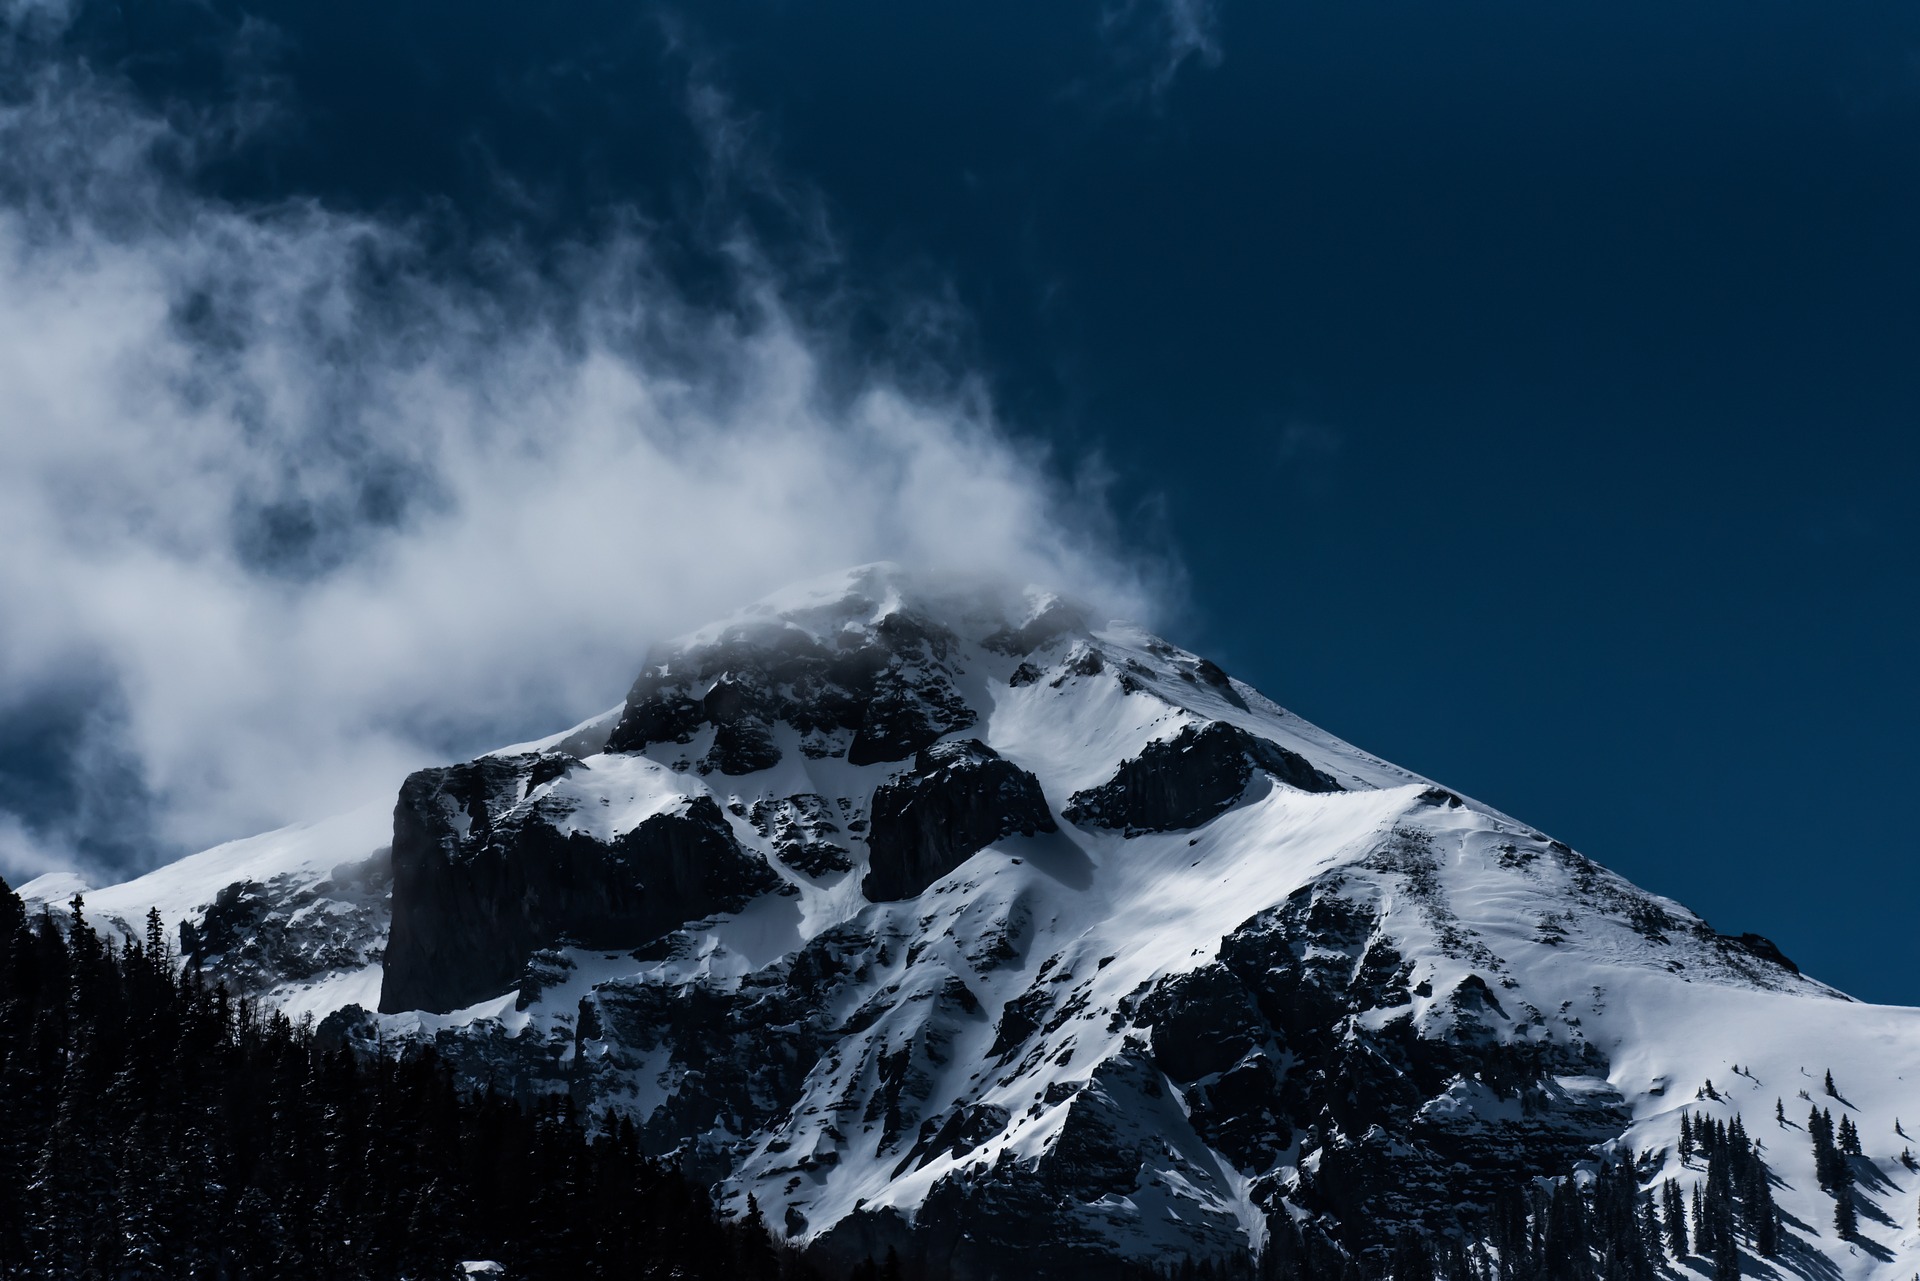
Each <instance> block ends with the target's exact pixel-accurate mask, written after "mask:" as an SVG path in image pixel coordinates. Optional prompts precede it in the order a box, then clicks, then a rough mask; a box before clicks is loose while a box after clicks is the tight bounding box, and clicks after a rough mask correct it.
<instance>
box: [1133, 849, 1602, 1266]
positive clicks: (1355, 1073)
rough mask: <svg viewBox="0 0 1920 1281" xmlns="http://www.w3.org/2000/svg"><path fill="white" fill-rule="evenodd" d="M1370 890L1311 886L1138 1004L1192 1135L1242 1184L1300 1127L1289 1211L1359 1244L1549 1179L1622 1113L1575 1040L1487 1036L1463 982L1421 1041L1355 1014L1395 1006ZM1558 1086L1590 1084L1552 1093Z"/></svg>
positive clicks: (1480, 989) (1393, 966) (1393, 973)
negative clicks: (1309, 1175)
mask: <svg viewBox="0 0 1920 1281" xmlns="http://www.w3.org/2000/svg"><path fill="white" fill-rule="evenodd" d="M1378 895H1379V889H1378V888H1377V887H1376V886H1374V885H1372V884H1371V883H1369V882H1350V881H1348V880H1347V879H1346V878H1345V877H1343V876H1341V875H1339V874H1334V875H1330V876H1327V877H1323V878H1321V879H1320V880H1318V881H1316V882H1314V883H1312V884H1310V885H1308V886H1305V887H1303V888H1302V889H1301V890H1299V891H1297V892H1296V893H1295V894H1293V895H1292V896H1291V897H1290V898H1289V899H1288V900H1287V902H1286V903H1284V904H1282V905H1281V906H1279V907H1276V908H1273V909H1270V910H1268V911H1266V912H1262V913H1260V914H1259V915H1258V916H1256V917H1254V918H1253V919H1252V920H1250V921H1248V922H1247V923H1246V924H1244V925H1242V926H1241V927H1240V928H1239V929H1238V930H1236V931H1234V932H1233V933H1232V934H1231V935H1229V936H1228V937H1227V938H1226V939H1225V940H1223V941H1222V944H1221V949H1220V956H1219V960H1218V961H1216V962H1215V963H1213V964H1212V965H1210V966H1206V967H1203V968H1201V969H1200V970H1197V971H1194V972H1192V973H1189V974H1185V975H1180V976H1177V977H1174V978H1170V979H1167V980H1164V981H1163V982H1162V983H1161V984H1160V985H1159V987H1158V988H1157V989H1156V990H1155V991H1154V992H1153V993H1152V994H1151V995H1149V996H1148V997H1147V999H1146V1000H1144V1001H1142V1002H1141V1003H1140V1007H1139V1018H1140V1020H1141V1021H1142V1022H1143V1023H1149V1024H1151V1025H1152V1028H1153V1043H1154V1054H1155V1062H1156V1063H1157V1064H1158V1065H1159V1066H1160V1067H1161V1068H1162V1069H1163V1070H1164V1071H1166V1073H1167V1075H1168V1077H1169V1078H1171V1079H1172V1080H1173V1081H1175V1082H1176V1083H1177V1084H1179V1085H1180V1086H1181V1087H1182V1089H1183V1092H1184V1095H1185V1102H1186V1104H1187V1108H1188V1113H1189V1116H1190V1119H1191V1121H1192V1124H1193V1126H1194V1129H1195V1130H1196V1131H1197V1132H1198V1133H1199V1134H1200V1135H1201V1137H1203V1138H1204V1139H1205V1140H1206V1141H1207V1142H1208V1143H1209V1144H1210V1145H1212V1146H1213V1147H1214V1148H1216V1149H1217V1150H1219V1151H1220V1152H1222V1153H1224V1154H1225V1155H1227V1156H1228V1157H1229V1158H1231V1159H1232V1160H1233V1161H1234V1163H1235V1164H1236V1165H1238V1166H1239V1167H1240V1168H1241V1169H1242V1170H1243V1171H1245V1172H1246V1173H1248V1174H1257V1173H1259V1172H1260V1171H1263V1170H1266V1169H1269V1168H1271V1166H1272V1163H1273V1162H1274V1161H1275V1160H1276V1159H1277V1158H1278V1157H1279V1155H1280V1154H1281V1153H1283V1152H1284V1151H1286V1149H1287V1148H1288V1147H1289V1146H1290V1145H1291V1144H1292V1143H1293V1142H1294V1141H1295V1138H1296V1136H1298V1135H1299V1133H1300V1132H1301V1131H1302V1130H1306V1131H1308V1134H1307V1137H1306V1138H1305V1140H1304V1144H1303V1147H1302V1148H1301V1149H1300V1151H1299V1154H1298V1155H1299V1156H1300V1157H1306V1156H1308V1155H1310V1154H1311V1153H1313V1152H1315V1151H1318V1152H1319V1154H1320V1162H1319V1170H1320V1173H1319V1175H1318V1177H1316V1178H1315V1179H1314V1180H1312V1181H1311V1183H1308V1182H1304V1181H1303V1183H1302V1184H1301V1186H1300V1188H1299V1189H1298V1190H1297V1191H1296V1192H1294V1193H1293V1194H1292V1195H1293V1199H1294V1200H1295V1202H1296V1204H1300V1205H1302V1206H1304V1207H1305V1208H1308V1209H1310V1210H1311V1211H1313V1212H1316V1213H1317V1212H1331V1213H1334V1214H1336V1215H1337V1216H1338V1217H1339V1220H1340V1221H1341V1222H1342V1223H1343V1224H1346V1225H1348V1230H1349V1232H1350V1233H1352V1234H1353V1239H1354V1240H1356V1241H1358V1242H1359V1243H1361V1244H1365V1243H1366V1242H1367V1241H1368V1240H1369V1239H1370V1238H1371V1237H1373V1236H1379V1237H1380V1238H1381V1239H1384V1234H1385V1233H1386V1232H1387V1230H1388V1229H1387V1228H1386V1227H1384V1226H1381V1225H1389V1224H1394V1223H1409V1222H1423V1221H1425V1222H1428V1226H1431V1227H1444V1226H1446V1224H1445V1223H1444V1222H1443V1221H1442V1220H1443V1219H1444V1216H1445V1215H1446V1213H1448V1210H1447V1207H1450V1206H1456V1205H1463V1204H1474V1203H1476V1202H1479V1203H1486V1201H1487V1200H1490V1198H1491V1197H1492V1195H1493V1193H1494V1191H1495V1190H1496V1189H1498V1188H1500V1187H1503V1186H1512V1185H1513V1184H1514V1183H1516V1182H1518V1181H1519V1180H1521V1179H1524V1178H1527V1177H1531V1176H1535V1175H1556V1174H1564V1173H1566V1172H1568V1171H1569V1170H1571V1169H1572V1168H1573V1166H1574V1164H1575V1163H1576V1162H1578V1161H1580V1160H1582V1159H1584V1158H1585V1157H1587V1156H1588V1155H1590V1153H1589V1147H1590V1145H1591V1144H1593V1143H1595V1142H1597V1141H1600V1140H1602V1139H1604V1138H1606V1137H1610V1136H1612V1135H1614V1134H1618V1133H1619V1132H1620V1130H1621V1128H1623V1127H1624V1125H1625V1123H1626V1109H1625V1104H1624V1101H1623V1100H1621V1099H1620V1098H1619V1097H1618V1096H1617V1095H1615V1094H1613V1093H1612V1092H1610V1091H1608V1090H1606V1089H1605V1088H1604V1087H1603V1086H1602V1085H1601V1084H1600V1083H1602V1082H1604V1080H1605V1078H1606V1076H1607V1064H1606V1060H1605V1058H1604V1056H1602V1055H1601V1054H1599V1052H1598V1051H1597V1050H1595V1049H1594V1048H1593V1047H1592V1046H1590V1045H1588V1044H1587V1043H1585V1042H1583V1041H1580V1040H1579V1039H1578V1038H1576V1037H1561V1038H1553V1039H1539V1040H1535V1039H1531V1038H1525V1037H1513V1036H1510V1035H1509V1036H1505V1037H1502V1036H1500V1035H1497V1032H1498V1030H1499V1028H1500V1027H1501V1026H1502V1025H1505V1026H1507V1027H1509V1028H1510V1027H1511V1020H1509V1019H1508V1018H1507V1016H1506V1011H1505V1010H1504V1009H1503V1008H1502V1006H1501V1003H1500V1001H1499V1000H1498V999H1497V998H1496V997H1495V996H1494V994H1493V991H1492V989H1491V988H1489V987H1488V985H1487V984H1486V982H1485V981H1484V980H1483V979H1481V978H1480V977H1479V976H1478V975H1470V976H1468V977H1467V978H1466V979H1465V980H1464V981H1462V982H1461V983H1459V984H1458V985H1457V986H1456V987H1455V989H1454V991H1453V992H1452V993H1451V995H1450V998H1449V999H1448V1001H1447V1008H1448V1011H1449V1013H1448V1015H1447V1016H1446V1017H1445V1018H1443V1019H1441V1020H1439V1021H1438V1022H1436V1023H1433V1024H1430V1025H1428V1026H1427V1027H1425V1028H1424V1029H1417V1028H1416V1027H1415V1025H1414V1022H1413V1020H1412V1018H1411V1017H1410V1016H1407V1015H1403V1016H1401V1017H1398V1018H1392V1019H1389V1020H1388V1021H1387V1022H1385V1023H1379V1022H1377V1019H1375V1018H1370V1019H1368V1020H1364V1021H1363V1020H1362V1019H1360V1018H1359V1017H1358V1016H1360V1015H1362V1014H1365V1013H1366V1012H1368V1011H1375V1010H1391V1009H1396V1008H1399V1007H1402V1006H1405V1005H1407V1004H1408V1002H1409V1000H1410V997H1409V993H1408V990H1407V988H1406V986H1405V984H1406V977H1407V967H1406V966H1405V964H1404V963H1403V961H1402V960H1401V958H1400V956H1399V953H1398V951H1397V950H1396V949H1395V948H1394V947H1393V946H1392V944H1391V942H1390V941H1389V940H1387V939H1386V938H1385V936H1384V935H1383V934H1382V933H1381V931H1380V924H1381V922H1380V917H1379V912H1380V908H1379V906H1378V903H1379V899H1378ZM1215 1042H1217V1044H1213V1043H1215ZM1283 1062H1285V1063H1290V1064H1291V1065H1292V1066H1290V1067H1285V1068H1283V1067H1282V1063H1283ZM1563 1077H1586V1078H1589V1079H1590V1080H1591V1081H1592V1082H1593V1083H1594V1087H1595V1088H1590V1089H1588V1090H1586V1091H1583V1092H1574V1091H1569V1090H1567V1089H1566V1088H1564V1087H1563V1086H1562V1085H1561V1084H1560V1080H1561V1078H1563ZM1503 1100H1504V1101H1506V1102H1505V1103H1504V1104H1503ZM1290 1159H1291V1158H1290ZM1435 1215H1439V1216H1441V1218H1440V1219H1434V1218H1433V1216H1435Z"/></svg>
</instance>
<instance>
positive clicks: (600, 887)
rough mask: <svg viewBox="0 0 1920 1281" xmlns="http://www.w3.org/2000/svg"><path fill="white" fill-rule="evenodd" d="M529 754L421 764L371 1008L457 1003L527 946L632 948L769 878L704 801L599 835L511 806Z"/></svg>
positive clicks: (411, 792) (725, 907) (485, 986)
mask: <svg viewBox="0 0 1920 1281" xmlns="http://www.w3.org/2000/svg"><path fill="white" fill-rule="evenodd" d="M537 759H538V758H535V757H529V756H520V757H482V758H481V759H479V760H476V761H472V762H469V763H467V764H465V765H456V766H451V767H448V768H444V769H429V770H421V771H419V772H418V773H416V774H414V775H413V776H412V777H410V778H409V779H408V780H407V781H406V784H405V785H404V786H403V787H402V788H401V790H400V802H399V804H398V805H397V806H396V807H395V810H394V845H393V924H392V928H391V932H390V934H389V939H388V946H387V955H386V973H385V977H384V981H383V985H382V987H381V992H380V1008H381V1009H382V1010H383V1011H389V1012H391V1011H398V1010H413V1009H420V1010H436V1011H446V1010H454V1009H459V1008H461V1007H462V1006H465V1005H470V1004H472V1003H473V1002H475V1001H478V1000H482V999H485V998H486V997H489V996H494V995H498V994H499V993H501V992H503V991H505V990H507V989H508V988H510V987H512V986H514V984H515V983H516V982H517V981H518V980H519V979H520V977H521V974H522V970H523V967H524V966H525V964H526V962H527V959H528V958H529V957H530V956H531V955H532V954H533V952H534V951H535V950H537V949H539V948H543V947H551V946H554V945H555V944H558V943H560V942H562V941H563V940H565V941H570V942H573V943H577V944H579V945H581V946H585V947H619V948H630V947H634V946H636V945H638V944H642V943H645V942H647V941H648V940H650V939H654V938H657V937H659V936H660V935H661V934H664V933H666V932H667V931H669V930H671V929H673V928H674V927H675V926H678V925H679V924H681V923H682V922H684V921H688V920H692V919H695V918H698V917H703V916H708V915H711V914H713V913H715V912H726V911H734V910H737V909H739V908H740V907H743V906H745V905H746V903H747V902H748V901H749V900H750V899H752V898H754V897H756V896H757V895H759V894H762V893H765V892H767V891H768V890H772V889H775V888H778V886H779V885H780V880H779V878H778V877H777V876H775V875H774V873H773V870H772V869H771V868H769V867H768V866H767V865H766V863H765V862H764V861H762V860H761V859H759V858H757V857H755V856H753V855H750V854H748V853H747V852H746V851H744V850H742V849H741V848H740V845H739V843H738V842H737V841H736V840H735V839H734V837H733V831H732V829H731V828H730V827H728V825H727V820H726V816H725V815H723V814H722V813H721V812H720V807H719V806H718V805H716V804H714V802H713V801H712V800H711V799H709V798H707V797H699V798H697V799H694V800H692V801H689V802H688V803H686V804H685V805H684V806H683V807H682V808H681V809H680V810H679V811H678V812H669V813H662V814H655V815H653V816H652V817H650V818H648V819H646V820H645V821H643V822H641V823H640V824H639V825H637V826H636V827H634V828H633V829H632V830H631V831H628V832H625V833H623V834H621V835H620V836H619V837H617V838H616V839H614V840H613V841H611V842H608V843H602V842H600V841H597V840H595V839H593V838H592V837H590V836H588V835H586V834H585V833H582V832H578V831H562V830H560V828H558V827H556V826H554V823H553V821H552V820H553V819H555V818H556V817H557V816H556V815H554V814H552V813H550V812H548V810H547V809H546V808H545V807H544V804H543V802H540V801H536V802H534V803H531V804H521V803H520V802H521V799H522V796H523V795H524V790H525V782H526V780H527V779H528V778H529V777H530V776H531V772H532V769H533V766H534V764H535V762H536V761H537Z"/></svg>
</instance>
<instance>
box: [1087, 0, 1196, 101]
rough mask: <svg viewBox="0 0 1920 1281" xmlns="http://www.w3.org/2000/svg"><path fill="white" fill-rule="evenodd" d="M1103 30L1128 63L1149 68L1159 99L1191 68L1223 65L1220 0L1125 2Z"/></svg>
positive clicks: (1106, 17)
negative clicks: (1137, 63)
mask: <svg viewBox="0 0 1920 1281" xmlns="http://www.w3.org/2000/svg"><path fill="white" fill-rule="evenodd" d="M1101 27H1102V29H1103V30H1104V32H1105V34H1106V36H1107V39H1108V41H1109V42H1110V43H1111V44H1112V45H1113V46H1114V47H1115V48H1116V49H1117V50H1118V51H1120V52H1121V54H1122V55H1123V56H1124V57H1126V58H1127V60H1129V61H1137V62H1140V63H1144V64H1145V67H1146V74H1145V86H1146V88H1147V90H1148V91H1149V92H1150V93H1151V94H1152V95H1153V96H1154V97H1156V98H1157V97H1159V96H1160V95H1162V94H1164V93H1165V92H1166V91H1167V90H1168V89H1170V88H1172V87H1173V82H1174V81H1175V79H1177V78H1178V77H1179V75H1180V71H1181V69H1182V68H1183V67H1185V66H1186V65H1187V64H1188V63H1190V62H1197V63H1198V64H1199V65H1201V66H1205V67H1214V66H1218V65H1219V64H1220V58H1221V48H1220V10H1219V5H1218V0H1121V3H1119V4H1118V5H1116V6H1114V7H1112V8H1109V9H1107V10H1106V11H1105V12H1104V14H1103V15H1102V19H1101Z"/></svg>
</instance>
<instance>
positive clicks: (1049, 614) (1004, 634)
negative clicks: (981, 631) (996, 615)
mask: <svg viewBox="0 0 1920 1281" xmlns="http://www.w3.org/2000/svg"><path fill="white" fill-rule="evenodd" d="M1086 630H1087V620H1086V617H1085V615H1083V614H1081V612H1080V611H1079V610H1077V609H1075V608H1074V607H1073V606H1071V605H1069V604H1067V603H1066V602H1064V601H1054V602H1053V603H1051V604H1049V605H1048V606H1047V607H1046V608H1045V609H1043V610H1041V611H1040V612H1039V613H1038V614H1036V615H1034V616H1033V617H1032V618H1031V619H1029V620H1027V621H1026V622H1025V623H1023V624H1021V625H1020V626H1019V627H1003V628H1001V629H1000V630H999V631H997V632H995V633H993V635H991V636H989V637H987V638H986V639H985V640H984V641H982V642H981V643H982V644H984V645H985V646H986V647H987V648H988V649H991V650H997V651H998V652H1000V653H1002V654H1006V655H1008V656H1010V657H1011V656H1019V655H1024V654H1031V653H1032V652H1033V651H1034V650H1036V649H1041V648H1044V647H1046V646H1048V645H1051V644H1053V643H1054V642H1055V641H1057V640H1059V639H1060V638H1061V637H1062V636H1067V635H1071V634H1072V633H1075V632H1085V631H1086Z"/></svg>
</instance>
